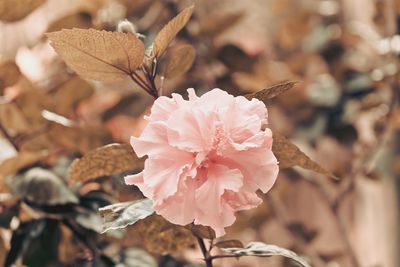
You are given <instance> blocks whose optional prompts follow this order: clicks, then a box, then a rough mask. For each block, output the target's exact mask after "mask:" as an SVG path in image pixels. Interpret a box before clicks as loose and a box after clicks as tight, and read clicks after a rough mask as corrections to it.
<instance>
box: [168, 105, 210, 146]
mask: <svg viewBox="0 0 400 267" xmlns="http://www.w3.org/2000/svg"><path fill="white" fill-rule="evenodd" d="M216 118H217V117H216V114H215V113H214V112H205V111H203V110H201V109H180V110H178V111H176V112H174V114H173V116H172V117H171V119H170V120H169V121H168V123H167V124H168V130H167V134H168V142H169V144H170V145H172V146H174V147H176V148H179V149H182V150H185V151H190V152H200V151H207V150H210V149H211V147H212V144H213V136H214V128H215V124H216V123H215V122H216Z"/></svg>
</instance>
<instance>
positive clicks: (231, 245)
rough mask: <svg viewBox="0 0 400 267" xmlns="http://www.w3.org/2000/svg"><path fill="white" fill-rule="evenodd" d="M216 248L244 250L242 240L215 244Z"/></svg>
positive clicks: (223, 241)
mask: <svg viewBox="0 0 400 267" xmlns="http://www.w3.org/2000/svg"><path fill="white" fill-rule="evenodd" d="M214 246H216V247H219V248H244V245H243V243H242V242H241V241H240V240H222V241H219V242H217V243H215V244H214Z"/></svg>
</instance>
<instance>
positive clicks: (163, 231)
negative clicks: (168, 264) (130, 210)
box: [138, 215, 195, 255]
mask: <svg viewBox="0 0 400 267" xmlns="http://www.w3.org/2000/svg"><path fill="white" fill-rule="evenodd" d="M138 230H139V231H140V232H141V235H142V239H143V245H144V247H145V248H146V250H147V251H151V252H152V253H156V254H160V255H166V254H171V253H176V252H179V251H182V250H184V249H186V248H188V247H193V246H194V245H195V239H194V237H193V235H192V234H191V232H190V231H189V230H188V229H186V228H185V227H183V226H179V225H174V224H172V223H170V222H168V221H167V220H165V219H164V218H163V217H161V216H159V215H152V216H150V217H148V218H146V219H144V220H141V221H139V222H138Z"/></svg>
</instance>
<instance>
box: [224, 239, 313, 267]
mask: <svg viewBox="0 0 400 267" xmlns="http://www.w3.org/2000/svg"><path fill="white" fill-rule="evenodd" d="M222 250H223V251H225V252H228V253H230V254H232V255H235V256H238V257H241V256H256V257H271V256H283V257H286V258H289V259H292V260H294V261H295V262H297V263H299V264H301V266H303V267H311V266H310V265H309V264H308V262H307V261H306V260H304V259H303V258H302V257H300V256H298V255H297V254H296V253H294V252H293V251H291V250H288V249H285V248H281V247H278V246H276V245H269V244H265V243H262V242H251V243H249V244H248V245H247V246H246V247H245V248H223V249H222Z"/></svg>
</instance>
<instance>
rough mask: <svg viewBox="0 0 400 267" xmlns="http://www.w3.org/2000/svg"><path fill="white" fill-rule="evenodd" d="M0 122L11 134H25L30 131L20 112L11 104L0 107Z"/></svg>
mask: <svg viewBox="0 0 400 267" xmlns="http://www.w3.org/2000/svg"><path fill="white" fill-rule="evenodd" d="M0 122H1V124H2V125H3V127H4V128H6V129H7V130H8V131H9V132H10V133H11V132H12V133H13V134H20V133H25V132H28V131H29V130H30V129H31V127H30V125H29V123H28V121H27V120H26V118H25V116H24V114H23V113H22V111H21V110H20V109H19V108H18V106H17V105H16V104H15V103H12V102H11V103H6V104H2V105H0Z"/></svg>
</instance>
